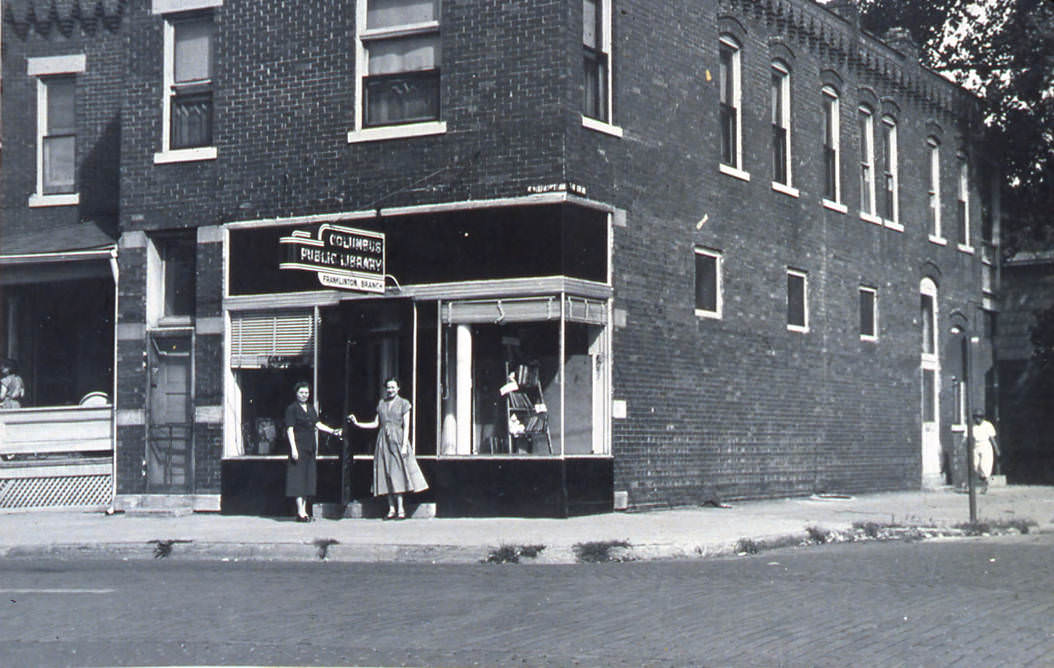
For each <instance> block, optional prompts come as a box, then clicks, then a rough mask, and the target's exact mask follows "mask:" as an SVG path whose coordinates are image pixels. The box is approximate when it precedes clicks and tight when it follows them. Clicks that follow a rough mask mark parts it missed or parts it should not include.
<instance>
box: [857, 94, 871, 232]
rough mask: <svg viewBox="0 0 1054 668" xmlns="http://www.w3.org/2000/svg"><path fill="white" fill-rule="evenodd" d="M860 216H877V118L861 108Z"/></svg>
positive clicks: (866, 108) (867, 108)
mask: <svg viewBox="0 0 1054 668" xmlns="http://www.w3.org/2000/svg"><path fill="white" fill-rule="evenodd" d="M857 122H858V124H859V126H860V214H861V215H862V216H874V215H875V118H874V115H872V113H871V109H870V108H869V107H860V112H859V115H858V117H857Z"/></svg>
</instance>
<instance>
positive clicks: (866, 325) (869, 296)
mask: <svg viewBox="0 0 1054 668" xmlns="http://www.w3.org/2000/svg"><path fill="white" fill-rule="evenodd" d="M860 338H861V339H862V340H864V341H874V340H876V339H878V290H876V289H874V288H868V287H861V288H860Z"/></svg>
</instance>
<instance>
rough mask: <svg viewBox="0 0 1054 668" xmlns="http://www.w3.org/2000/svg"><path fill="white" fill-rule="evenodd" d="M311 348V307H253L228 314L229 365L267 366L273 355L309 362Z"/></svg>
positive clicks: (313, 344)
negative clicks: (264, 308) (285, 308)
mask: <svg viewBox="0 0 1054 668" xmlns="http://www.w3.org/2000/svg"><path fill="white" fill-rule="evenodd" d="M314 350H315V316H314V313H313V312H312V311H254V312H250V313H235V314H232V315H231V367H232V368H241V369H253V368H261V367H265V366H269V365H270V364H271V363H272V361H273V360H274V359H275V358H285V359H288V358H299V359H300V361H303V362H305V363H309V362H310V361H311V358H312V355H313V354H314Z"/></svg>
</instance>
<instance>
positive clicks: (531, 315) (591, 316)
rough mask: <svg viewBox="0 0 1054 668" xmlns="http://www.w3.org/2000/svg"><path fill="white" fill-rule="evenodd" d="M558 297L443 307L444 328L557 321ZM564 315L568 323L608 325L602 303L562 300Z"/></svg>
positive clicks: (454, 303) (453, 303) (480, 301)
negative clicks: (446, 325)
mask: <svg viewBox="0 0 1054 668" xmlns="http://www.w3.org/2000/svg"><path fill="white" fill-rule="evenodd" d="M560 304H561V300H560V296H559V295H552V296H543V297H521V298H512V299H473V300H462V301H450V302H445V303H444V304H443V313H442V317H443V322H444V323H445V324H457V323H459V324H470V323H498V324H500V323H504V322H539V321H545V320H559V319H560V313H561V309H560ZM563 315H564V318H565V319H566V320H568V321H569V322H582V323H586V324H590V325H603V324H605V323H606V322H607V309H606V306H605V304H604V302H602V301H599V300H594V299H586V298H584V297H572V296H569V295H565V296H564V309H563Z"/></svg>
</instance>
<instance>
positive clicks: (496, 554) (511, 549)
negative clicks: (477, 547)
mask: <svg viewBox="0 0 1054 668" xmlns="http://www.w3.org/2000/svg"><path fill="white" fill-rule="evenodd" d="M544 549H545V546H544V545H508V544H506V543H502V544H501V545H500V546H498V548H497V549H496V550H491V551H490V554H488V555H487V558H486V559H484V560H483V562H482V563H485V564H518V563H520V557H527V558H528V559H534V558H535V557H537V556H538V555H539V554H541V553H542V550H544Z"/></svg>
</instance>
